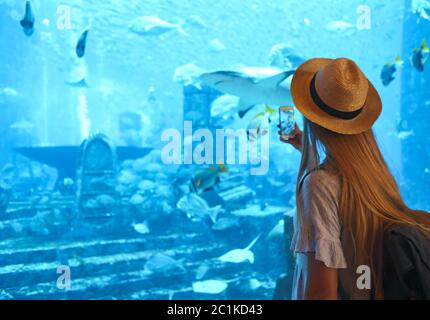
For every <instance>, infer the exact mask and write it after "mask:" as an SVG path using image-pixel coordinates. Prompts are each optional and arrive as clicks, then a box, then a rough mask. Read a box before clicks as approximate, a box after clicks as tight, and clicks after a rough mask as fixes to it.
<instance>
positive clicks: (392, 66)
mask: <svg viewBox="0 0 430 320" xmlns="http://www.w3.org/2000/svg"><path fill="white" fill-rule="evenodd" d="M401 65H403V61H402V59H401V58H400V56H397V57H396V59H395V61H394V62H393V63H387V64H385V65H384V67H383V68H382V71H381V80H382V84H383V85H384V86H388V85H389V84H390V83H391V82H392V81H393V80H394V79H395V78H394V73H395V72H396V71H397V67H399V66H401Z"/></svg>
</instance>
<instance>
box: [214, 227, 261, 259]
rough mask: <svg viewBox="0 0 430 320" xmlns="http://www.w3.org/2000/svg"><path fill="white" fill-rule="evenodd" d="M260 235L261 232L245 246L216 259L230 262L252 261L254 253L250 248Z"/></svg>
mask: <svg viewBox="0 0 430 320" xmlns="http://www.w3.org/2000/svg"><path fill="white" fill-rule="evenodd" d="M260 236H261V233H260V234H259V235H258V236H257V237H256V238H255V239H254V240H252V242H251V243H250V244H249V245H248V246H247V247H246V248H244V249H234V250H231V251H229V252H227V253H226V254H223V255H222V256H221V257H219V258H218V260H221V261H223V262H230V263H242V262H244V261H247V260H248V261H249V263H254V253H253V252H252V251H251V249H252V247H253V246H254V245H255V243H256V242H257V241H258V239H259V238H260Z"/></svg>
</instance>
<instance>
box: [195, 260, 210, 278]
mask: <svg viewBox="0 0 430 320" xmlns="http://www.w3.org/2000/svg"><path fill="white" fill-rule="evenodd" d="M208 271H209V263H208V262H203V263H202V264H201V265H200V267H198V268H197V271H196V280H201V279H203V278H204V276H205V275H206V273H207V272H208Z"/></svg>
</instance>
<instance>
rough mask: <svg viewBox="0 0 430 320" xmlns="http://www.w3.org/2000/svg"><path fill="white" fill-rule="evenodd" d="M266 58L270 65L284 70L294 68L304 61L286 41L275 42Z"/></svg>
mask: <svg viewBox="0 0 430 320" xmlns="http://www.w3.org/2000/svg"><path fill="white" fill-rule="evenodd" d="M268 60H269V64H270V66H271V67H273V68H279V69H282V70H285V71H288V70H293V69H296V68H297V67H298V66H299V65H301V64H302V63H303V62H304V61H305V59H304V58H302V57H301V55H300V54H298V53H297V52H296V50H295V49H293V48H292V47H291V46H290V45H289V44H286V43H278V44H275V45H274V46H273V47H272V48H271V49H270V53H269V58H268Z"/></svg>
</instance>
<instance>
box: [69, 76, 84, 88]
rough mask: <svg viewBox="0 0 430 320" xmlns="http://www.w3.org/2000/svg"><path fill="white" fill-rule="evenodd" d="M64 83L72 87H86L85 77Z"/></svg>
mask: <svg viewBox="0 0 430 320" xmlns="http://www.w3.org/2000/svg"><path fill="white" fill-rule="evenodd" d="M65 84H66V85H68V86H69V87H73V88H88V84H87V82H86V81H85V78H84V79H82V80H80V81H77V82H69V81H66V82H65Z"/></svg>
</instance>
